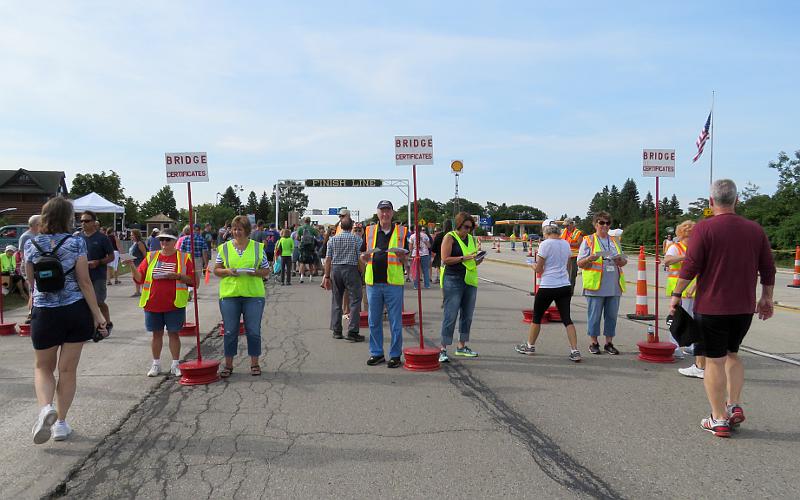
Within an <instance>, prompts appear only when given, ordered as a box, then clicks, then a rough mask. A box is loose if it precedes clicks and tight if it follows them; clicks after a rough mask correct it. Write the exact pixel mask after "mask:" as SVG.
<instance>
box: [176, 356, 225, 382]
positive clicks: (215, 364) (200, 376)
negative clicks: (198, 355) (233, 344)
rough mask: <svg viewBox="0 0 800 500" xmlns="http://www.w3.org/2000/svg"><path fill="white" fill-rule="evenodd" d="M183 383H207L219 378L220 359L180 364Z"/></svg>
mask: <svg viewBox="0 0 800 500" xmlns="http://www.w3.org/2000/svg"><path fill="white" fill-rule="evenodd" d="M179 367H180V369H181V382H180V383H181V385H205V384H211V383H213V382H216V381H217V380H219V373H217V372H218V371H219V361H210V360H207V359H204V360H203V361H197V360H195V361H187V362H185V363H181V364H180V365H179Z"/></svg>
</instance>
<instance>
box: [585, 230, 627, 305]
mask: <svg viewBox="0 0 800 500" xmlns="http://www.w3.org/2000/svg"><path fill="white" fill-rule="evenodd" d="M608 238H609V239H610V240H611V242H612V243H613V244H614V247H615V248H616V249H617V253H618V254H622V250H621V249H620V247H619V243H617V240H616V238H614V237H613V236H609V237H608ZM583 240H584V241H585V242H586V244H587V245H589V248H592V249H593V250H592V253H598V252H601V251H602V250H603V247H602V246H600V239H599V238H598V237H597V233H595V234H593V235H591V236H585V237H584V238H583ZM617 269H618V270H619V288H620V290H622V293H625V273H623V272H622V268H621V267H618V268H617ZM581 274H582V276H583V289H584V290H589V291H595V290H600V283H601V282H602V281H603V258H602V257H598V258H597V260H595V261H594V262H592V267H590V268H588V269H584V270H583V272H582V273H581Z"/></svg>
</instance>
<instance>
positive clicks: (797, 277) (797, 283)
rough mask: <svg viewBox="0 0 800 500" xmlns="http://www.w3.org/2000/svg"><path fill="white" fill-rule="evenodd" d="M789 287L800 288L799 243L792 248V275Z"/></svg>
mask: <svg viewBox="0 0 800 500" xmlns="http://www.w3.org/2000/svg"><path fill="white" fill-rule="evenodd" d="M787 286H788V287H789V288H800V245H797V248H795V250H794V277H793V278H792V284H791V285H787Z"/></svg>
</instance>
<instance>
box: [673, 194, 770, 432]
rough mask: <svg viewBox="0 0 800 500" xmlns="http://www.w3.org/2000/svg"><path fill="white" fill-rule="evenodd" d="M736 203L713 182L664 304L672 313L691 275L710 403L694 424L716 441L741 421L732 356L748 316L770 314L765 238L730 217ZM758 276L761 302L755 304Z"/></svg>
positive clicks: (737, 363)
mask: <svg viewBox="0 0 800 500" xmlns="http://www.w3.org/2000/svg"><path fill="white" fill-rule="evenodd" d="M737 201H738V200H737V193H736V184H734V182H733V181H732V180H730V179H719V180H716V181H714V184H712V186H711V196H710V198H709V204H710V206H711V210H712V211H713V213H714V216H713V217H712V218H710V219H705V220H702V221H700V222H698V223H697V225H696V226H695V227H694V230H693V231H692V238H691V241H690V242H689V246H688V248H687V250H686V259H685V260H684V263H683V267H682V268H681V270H680V275H679V278H678V284H677V285H676V286H675V290H674V291H673V292H672V298H671V301H670V310H671V312H672V313H674V312H675V309H676V308H677V307H678V306H679V305H680V303H681V294H682V293H683V291H684V289H685V288H686V287H687V286H688V285H689V282H690V281H691V280H692V279H693V278H695V277H697V292H696V297H695V303H694V320H695V322H696V324H697V326H698V330H699V332H700V336H701V343H702V344H703V345H704V347H705V351H706V369H705V378H704V384H705V389H706V396H707V397H708V402H709V403H710V404H711V415H710V416H708V417H706V418H704V419H703V420H702V421H701V422H700V426H701V428H702V429H703V430H706V431H708V432H711V433H712V434H714V435H715V436H718V437H730V435H731V430H733V429H735V428H736V427H738V426H739V425H740V424H741V423H742V422H744V419H745V418H744V410H743V409H742V387H743V386H744V366H743V365H742V361H741V360H740V359H739V355H738V352H739V345H740V344H741V343H742V340H743V339H744V336H745V335H746V334H747V331H748V329H749V328H750V323H751V322H752V321H753V312H754V311H755V312H757V313H758V317H759V319H762V320H767V319H769V318H771V317H772V314H773V302H772V289H773V287H774V285H775V262H774V261H773V258H772V251H771V250H770V245H769V239H767V235H766V233H764V229H762V228H761V226H759V225H758V224H757V223H755V222H753V221H751V220H748V219H745V218H744V217H741V216H739V215H736V212H735V207H736V202H737ZM759 275H760V276H761V298H760V299H759V300H758V303H756V280H757V278H758V276H759Z"/></svg>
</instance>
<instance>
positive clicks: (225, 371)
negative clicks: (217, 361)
mask: <svg viewBox="0 0 800 500" xmlns="http://www.w3.org/2000/svg"><path fill="white" fill-rule="evenodd" d="M231 373H233V367H232V366H223V367H222V370H220V371H219V376H220V377H221V378H228V377H230V376H231Z"/></svg>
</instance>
